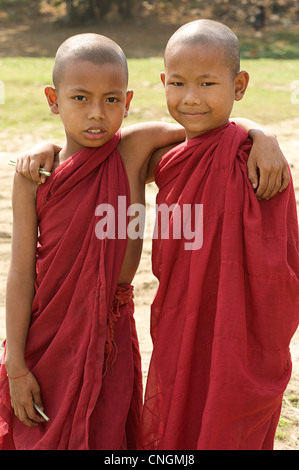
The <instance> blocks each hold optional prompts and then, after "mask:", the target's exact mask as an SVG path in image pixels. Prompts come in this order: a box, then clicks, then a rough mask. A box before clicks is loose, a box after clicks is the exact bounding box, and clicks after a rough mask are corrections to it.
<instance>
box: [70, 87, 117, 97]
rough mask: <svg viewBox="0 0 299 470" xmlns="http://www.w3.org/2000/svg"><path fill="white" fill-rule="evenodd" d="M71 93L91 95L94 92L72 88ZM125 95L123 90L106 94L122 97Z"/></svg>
mask: <svg viewBox="0 0 299 470" xmlns="http://www.w3.org/2000/svg"><path fill="white" fill-rule="evenodd" d="M70 92H71V93H85V94H89V95H90V94H91V93H92V92H91V91H89V90H86V89H85V88H72V89H71V90H70ZM121 94H123V91H122V90H110V91H108V92H107V93H104V95H105V96H107V95H121Z"/></svg>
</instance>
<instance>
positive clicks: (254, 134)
mask: <svg viewBox="0 0 299 470" xmlns="http://www.w3.org/2000/svg"><path fill="white" fill-rule="evenodd" d="M248 136H249V137H250V138H251V139H253V140H257V139H259V138H265V136H266V137H270V138H272V139H274V140H277V136H276V135H275V134H273V132H270V131H268V130H266V129H257V128H253V129H249V130H248Z"/></svg>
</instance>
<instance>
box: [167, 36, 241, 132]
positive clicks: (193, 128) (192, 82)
mask: <svg viewBox="0 0 299 470" xmlns="http://www.w3.org/2000/svg"><path fill="white" fill-rule="evenodd" d="M244 73H245V74H246V72H240V74H241V75H240V74H238V75H237V77H236V78H235V79H234V78H233V76H232V72H231V70H230V68H229V67H228V65H226V64H225V63H224V60H223V53H222V51H221V48H220V49H217V48H216V47H214V46H203V45H188V46H186V45H182V46H179V47H178V49H177V50H176V52H175V53H171V54H168V56H167V57H166V68H165V73H162V74H161V79H162V81H163V83H164V86H165V92H166V101H167V106H168V110H169V112H170V114H171V115H172V117H173V118H174V119H175V120H176V121H177V122H179V123H180V124H181V125H182V126H184V128H185V129H186V135H187V139H191V138H193V137H196V136H197V135H200V134H202V133H203V132H207V131H209V130H211V129H214V128H216V127H219V126H221V125H224V124H225V123H226V122H227V120H228V118H229V116H230V113H231V110H232V107H233V103H234V100H239V99H241V98H242V96H243V94H244V93H245V89H246V86H247V82H248V74H247V81H246V76H245V77H244V76H243V74H244ZM240 79H241V85H242V86H241V85H240V83H239V81H240ZM244 80H245V82H246V84H245V82H244ZM244 86H245V89H244Z"/></svg>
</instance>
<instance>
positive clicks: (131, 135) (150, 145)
mask: <svg viewBox="0 0 299 470" xmlns="http://www.w3.org/2000/svg"><path fill="white" fill-rule="evenodd" d="M184 138H185V131H184V130H183V128H182V127H181V126H179V125H177V124H171V123H166V122H164V123H163V122H157V121H153V122H146V123H140V124H134V125H131V126H128V127H125V128H124V129H123V130H122V133H121V141H120V144H119V150H120V152H121V154H122V157H123V159H124V161H125V163H129V162H131V161H132V163H133V164H134V166H135V167H136V168H142V167H144V165H147V164H148V162H149V159H150V157H151V155H152V153H153V152H154V151H155V150H157V149H158V148H161V147H165V146H167V145H170V144H172V143H173V144H174V143H176V142H180V141H182V140H184Z"/></svg>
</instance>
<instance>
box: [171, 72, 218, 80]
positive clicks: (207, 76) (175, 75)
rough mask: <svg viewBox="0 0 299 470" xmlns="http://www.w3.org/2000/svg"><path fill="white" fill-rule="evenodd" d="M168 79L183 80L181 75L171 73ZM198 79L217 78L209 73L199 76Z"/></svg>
mask: <svg viewBox="0 0 299 470" xmlns="http://www.w3.org/2000/svg"><path fill="white" fill-rule="evenodd" d="M169 78H177V79H179V78H184V77H183V75H180V74H178V73H172V74H170V76H169ZM198 78H218V77H217V75H213V74H211V73H204V74H202V75H199V76H198Z"/></svg>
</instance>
